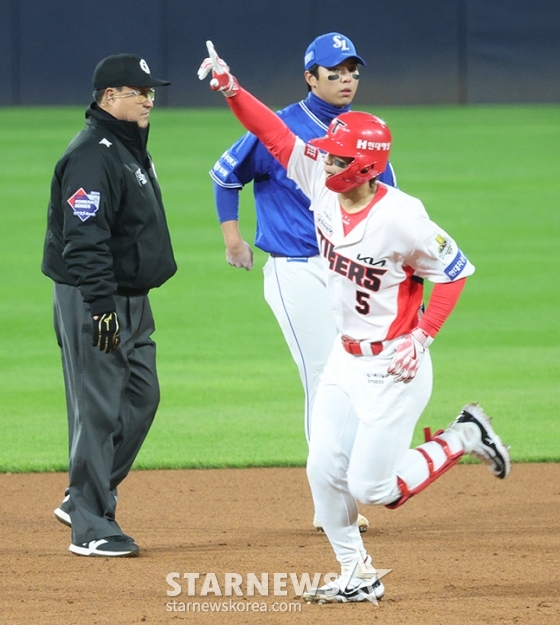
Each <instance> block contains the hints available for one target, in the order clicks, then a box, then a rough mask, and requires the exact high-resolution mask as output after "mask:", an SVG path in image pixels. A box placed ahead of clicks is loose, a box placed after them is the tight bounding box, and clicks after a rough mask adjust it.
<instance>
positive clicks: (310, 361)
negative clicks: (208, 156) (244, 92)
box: [210, 32, 397, 531]
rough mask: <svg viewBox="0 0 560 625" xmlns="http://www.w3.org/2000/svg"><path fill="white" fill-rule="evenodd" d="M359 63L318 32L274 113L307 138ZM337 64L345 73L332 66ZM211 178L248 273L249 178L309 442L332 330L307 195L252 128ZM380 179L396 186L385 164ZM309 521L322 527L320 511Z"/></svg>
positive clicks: (335, 106)
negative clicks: (244, 204) (244, 199)
mask: <svg viewBox="0 0 560 625" xmlns="http://www.w3.org/2000/svg"><path fill="white" fill-rule="evenodd" d="M360 65H365V61H364V60H363V59H362V57H360V56H359V55H358V53H357V51H356V48H355V46H354V44H353V43H352V41H351V40H350V39H349V38H348V37H346V36H345V35H343V34H341V33H336V32H331V33H327V34H324V35H321V36H319V37H317V38H315V39H314V40H313V41H312V42H311V43H310V44H309V46H308V47H307V50H306V53H305V57H304V67H305V74H304V76H305V80H306V83H307V86H308V89H309V91H308V94H307V97H306V98H305V100H301V101H299V102H296V103H294V104H290V105H289V106H287V107H286V108H284V109H282V110H281V111H277V115H279V116H280V117H281V118H282V119H283V120H284V122H285V123H286V125H287V126H288V127H289V128H290V129H291V130H292V131H293V132H294V133H295V134H296V135H297V136H298V137H300V138H302V139H303V140H304V141H310V140H311V139H315V138H317V137H322V136H323V135H324V134H325V133H326V132H327V129H328V126H329V124H330V122H331V121H332V120H333V119H334V118H335V117H336V116H337V115H340V114H341V113H345V112H347V111H349V110H350V106H351V102H352V99H353V97H354V95H355V93H356V91H357V88H358V84H359V80H360V71H359V68H360ZM338 66H341V67H342V68H343V69H344V70H349V71H344V72H343V73H337V72H336V71H331V69H330V68H336V67H338ZM210 176H211V178H212V180H213V183H214V198H215V203H216V210H217V213H218V218H219V221H220V225H221V228H222V231H223V235H224V241H225V244H226V259H227V261H228V263H229V264H230V265H233V266H235V267H240V268H244V269H246V270H248V271H249V270H251V269H252V267H253V251H252V249H251V247H250V246H249V244H248V243H246V242H245V241H244V240H243V239H242V237H241V234H240V231H239V221H238V220H239V196H240V190H241V189H242V188H244V187H246V186H247V185H248V184H249V183H250V182H252V183H253V193H254V198H255V210H256V215H257V226H256V235H255V245H256V246H257V247H258V248H260V249H261V250H263V251H265V252H267V253H268V254H269V257H268V260H267V262H266V264H265V266H264V268H263V272H264V295H265V299H266V301H267V303H268V304H269V306H270V308H271V310H272V311H273V313H274V315H275V317H276V320H277V321H278V324H279V326H280V328H281V330H282V333H283V335H284V338H285V340H286V343H287V345H288V347H289V349H290V352H291V354H292V357H293V359H294V362H295V363H296V365H297V368H298V371H299V375H300V378H301V382H302V386H303V390H304V395H305V398H304V399H305V402H304V406H305V410H304V426H305V435H306V439H307V442H308V443H309V437H310V423H309V421H310V417H311V407H312V405H313V401H314V399H315V394H316V391H317V387H318V384H319V378H320V375H321V373H322V372H323V369H324V367H325V364H326V362H327V359H328V357H329V354H330V351H331V346H332V342H333V341H334V338H335V336H336V334H337V329H336V326H335V323H334V319H333V316H332V311H331V308H330V306H329V304H328V296H327V290H326V272H325V268H324V262H323V259H322V258H321V255H320V253H319V248H318V245H317V237H316V234H315V225H314V221H313V213H312V212H311V211H310V210H309V198H308V197H307V196H306V195H304V194H303V193H302V191H301V190H300V189H299V188H298V186H297V185H296V183H295V182H294V181H293V180H290V179H289V178H287V176H286V170H285V169H284V167H283V166H282V165H281V164H280V163H279V162H278V161H277V160H276V159H275V158H274V157H273V156H272V155H271V154H270V153H269V152H268V150H267V149H266V148H265V147H264V146H263V145H262V143H261V142H260V141H259V140H258V139H257V137H255V136H254V135H253V134H251V133H246V134H245V135H243V136H242V137H241V138H240V139H239V140H238V141H236V142H235V143H234V144H233V145H232V146H231V147H229V148H228V149H227V150H226V151H225V152H224V153H223V154H222V156H221V157H220V158H219V159H218V161H217V162H216V164H215V165H214V167H213V168H212V170H211V171H210ZM379 180H380V181H381V182H385V183H387V184H389V185H391V186H397V185H396V178H395V174H394V171H393V168H392V167H391V164H390V163H388V165H387V168H386V169H385V171H384V172H383V173H382V174H380V176H379ZM313 524H314V526H315V527H316V528H318V529H322V522H321V520H320V518H319V517H318V516H317V515H315V517H314V519H313ZM358 525H359V527H360V531H366V529H367V527H368V520H367V519H366V518H365V517H363V516H361V515H360V517H359V522H358Z"/></svg>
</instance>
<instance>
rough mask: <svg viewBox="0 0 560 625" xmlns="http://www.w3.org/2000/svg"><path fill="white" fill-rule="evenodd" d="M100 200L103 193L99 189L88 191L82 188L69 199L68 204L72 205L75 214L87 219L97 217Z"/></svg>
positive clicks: (83, 219)
mask: <svg viewBox="0 0 560 625" xmlns="http://www.w3.org/2000/svg"><path fill="white" fill-rule="evenodd" d="M100 201H101V193H99V191H90V192H89V193H86V192H85V191H84V190H83V189H82V188H80V189H78V190H77V191H76V193H74V195H72V197H71V198H70V199H69V200H68V204H70V206H71V207H72V210H73V211H74V215H76V216H77V217H79V218H80V219H81V220H82V221H85V220H86V219H89V218H90V217H95V213H96V212H97V211H98V210H99V203H100Z"/></svg>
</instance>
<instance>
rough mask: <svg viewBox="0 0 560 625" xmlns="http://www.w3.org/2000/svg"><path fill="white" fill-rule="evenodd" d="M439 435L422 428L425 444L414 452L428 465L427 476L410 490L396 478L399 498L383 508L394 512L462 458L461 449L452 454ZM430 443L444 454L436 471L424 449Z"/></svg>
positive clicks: (440, 431)
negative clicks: (439, 446) (435, 444)
mask: <svg viewBox="0 0 560 625" xmlns="http://www.w3.org/2000/svg"><path fill="white" fill-rule="evenodd" d="M441 434H443V430H438V431H437V432H436V433H435V434H434V435H433V436H432V432H431V429H430V428H424V440H425V444H424V445H420V447H416V451H418V452H420V453H421V454H422V455H423V456H424V459H425V460H426V462H427V464H428V470H429V476H428V478H427V479H425V480H424V481H423V482H421V483H420V484H418V485H417V486H415V487H412V488H410V487H409V486H408V485H407V484H406V483H405V481H404V480H403V479H402V478H401V477H399V476H397V483H398V486H399V489H400V491H401V496H400V497H399V499H397V500H396V501H393V503H390V504H387V505H386V506H385V507H386V508H390V509H391V510H394V509H395V508H398V507H399V506H402V505H403V503H405V502H406V501H408V500H409V499H410V498H411V497H413V496H414V495H417V494H418V493H420V492H422V491H423V490H424V489H425V488H427V487H428V486H429V485H430V484H431V483H432V482H435V481H436V480H437V479H438V478H440V477H441V476H442V475H443V474H444V473H445V472H446V471H449V469H451V468H452V467H454V466H455V465H456V464H457V463H458V462H459V460H460V459H461V458H462V456H463V454H464V453H465V452H464V450H463V449H461V450H459V451H457V452H456V453H453V452H452V450H451V448H450V447H449V445H448V443H447V442H446V441H445V440H443V438H441V437H440V435H441ZM430 443H438V444H439V445H441V447H442V448H443V451H444V453H445V460H444V462H443V464H442V465H440V466H439V467H438V468H437V469H434V461H433V459H432V456H431V455H430V453H429V451H428V449H426V447H428V445H429V444H430Z"/></svg>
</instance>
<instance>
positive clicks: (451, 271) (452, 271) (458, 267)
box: [444, 250, 469, 280]
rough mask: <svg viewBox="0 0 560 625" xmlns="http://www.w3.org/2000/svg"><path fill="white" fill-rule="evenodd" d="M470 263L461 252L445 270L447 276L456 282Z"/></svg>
mask: <svg viewBox="0 0 560 625" xmlns="http://www.w3.org/2000/svg"><path fill="white" fill-rule="evenodd" d="M468 262H469V261H468V260H467V257H466V256H465V255H464V254H463V252H461V250H459V251H458V252H457V255H456V256H455V258H454V259H453V260H452V261H451V263H450V264H449V265H447V267H446V268H445V269H444V271H445V274H446V275H447V277H448V278H449V279H450V280H455V278H457V277H458V276H459V275H460V274H461V272H462V271H463V269H464V268H465V267H466V266H467V263H468Z"/></svg>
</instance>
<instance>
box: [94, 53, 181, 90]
mask: <svg viewBox="0 0 560 625" xmlns="http://www.w3.org/2000/svg"><path fill="white" fill-rule="evenodd" d="M170 84H171V83H170V82H169V81H168V80H160V79H159V78H153V77H152V75H151V74H150V68H149V67H148V64H147V63H146V61H145V60H144V59H142V58H140V57H139V56H136V54H113V55H111V56H108V57H107V58H105V59H103V60H102V61H100V62H99V63H98V64H97V67H96V68H95V71H94V72H93V88H94V89H96V90H97V89H107V88H108V87H165V86H167V85H170Z"/></svg>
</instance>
